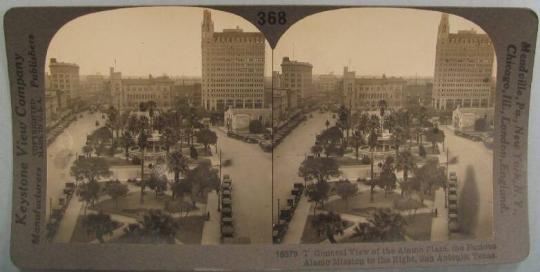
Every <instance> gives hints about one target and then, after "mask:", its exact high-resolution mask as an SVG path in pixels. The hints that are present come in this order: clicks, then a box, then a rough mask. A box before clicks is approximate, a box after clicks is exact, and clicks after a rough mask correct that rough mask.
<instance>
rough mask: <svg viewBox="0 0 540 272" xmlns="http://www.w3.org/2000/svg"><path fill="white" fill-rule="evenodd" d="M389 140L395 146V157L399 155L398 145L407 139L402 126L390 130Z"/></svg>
mask: <svg viewBox="0 0 540 272" xmlns="http://www.w3.org/2000/svg"><path fill="white" fill-rule="evenodd" d="M391 141H392V143H393V144H394V147H395V148H396V157H397V156H398V155H399V147H400V146H401V145H402V144H404V143H405V142H406V141H407V136H406V134H405V131H404V129H403V128H402V127H396V128H395V129H394V131H393V132H392V136H391Z"/></svg>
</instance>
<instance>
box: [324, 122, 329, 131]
mask: <svg viewBox="0 0 540 272" xmlns="http://www.w3.org/2000/svg"><path fill="white" fill-rule="evenodd" d="M324 125H325V126H326V129H328V127H329V126H330V121H328V120H326V122H324Z"/></svg>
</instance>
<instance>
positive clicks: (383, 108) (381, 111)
mask: <svg viewBox="0 0 540 272" xmlns="http://www.w3.org/2000/svg"><path fill="white" fill-rule="evenodd" d="M377 106H378V107H379V114H380V116H381V120H384V119H383V118H384V114H385V112H386V108H388V103H387V102H386V100H379V102H377Z"/></svg>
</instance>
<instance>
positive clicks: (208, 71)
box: [201, 10, 265, 111]
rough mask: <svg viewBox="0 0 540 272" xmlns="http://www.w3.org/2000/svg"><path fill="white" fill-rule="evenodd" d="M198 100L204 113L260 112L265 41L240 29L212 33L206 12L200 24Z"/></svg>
mask: <svg viewBox="0 0 540 272" xmlns="http://www.w3.org/2000/svg"><path fill="white" fill-rule="evenodd" d="M201 47H202V85H201V89H202V92H201V99H202V105H203V107H204V108H205V109H206V110H211V111H225V110H226V109H228V108H231V107H232V108H262V107H263V105H264V62H265V59H264V57H265V55H264V50H265V38H264V36H263V34H262V33H260V32H244V31H243V30H242V29H240V28H238V27H237V28H236V29H224V30H223V32H214V23H213V22H212V18H211V14H210V11H209V10H205V11H204V13H203V23H202V41H201Z"/></svg>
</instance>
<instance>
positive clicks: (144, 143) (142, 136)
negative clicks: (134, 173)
mask: <svg viewBox="0 0 540 272" xmlns="http://www.w3.org/2000/svg"><path fill="white" fill-rule="evenodd" d="M137 146H139V150H140V151H141V157H140V160H141V182H140V186H141V198H140V203H141V204H142V203H144V189H145V187H146V182H145V180H144V159H145V151H146V147H148V146H149V142H148V134H147V131H146V129H141V130H140V131H139V136H138V137H137Z"/></svg>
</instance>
